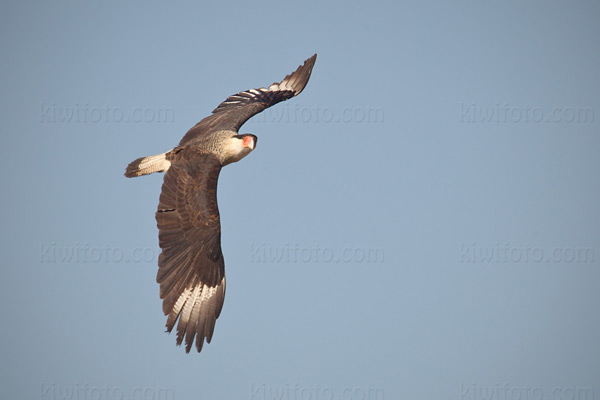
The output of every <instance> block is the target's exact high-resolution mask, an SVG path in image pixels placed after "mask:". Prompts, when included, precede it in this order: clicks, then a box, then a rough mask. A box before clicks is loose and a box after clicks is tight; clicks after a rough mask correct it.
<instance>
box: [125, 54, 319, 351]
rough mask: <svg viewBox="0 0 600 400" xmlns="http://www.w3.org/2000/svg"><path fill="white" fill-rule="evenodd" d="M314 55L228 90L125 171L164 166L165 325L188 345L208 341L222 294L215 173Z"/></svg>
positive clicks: (295, 84) (302, 80)
mask: <svg viewBox="0 0 600 400" xmlns="http://www.w3.org/2000/svg"><path fill="white" fill-rule="evenodd" d="M316 59H317V55H316V54H315V55H313V56H312V57H310V58H309V59H307V60H306V61H304V64H303V65H301V66H299V67H298V69H297V70H296V71H294V72H293V73H291V74H290V75H287V76H286V77H285V78H283V80H282V81H281V82H279V83H277V82H275V83H273V84H272V85H271V86H269V87H268V88H259V89H250V90H246V91H243V92H239V93H236V94H234V95H232V96H229V97H228V98H227V99H226V100H225V101H224V102H222V103H221V104H219V106H218V107H217V108H215V109H214V110H213V112H212V114H211V115H209V116H208V117H206V118H204V119H203V120H202V121H200V122H198V123H197V124H196V125H194V127H192V128H191V129H190V130H189V131H188V132H187V133H186V134H185V136H184V137H183V139H181V141H180V142H179V145H178V146H177V147H175V148H174V149H172V150H169V151H167V152H166V153H162V154H158V155H155V156H150V157H141V158H138V159H137V160H135V161H133V162H131V163H130V164H129V165H128V166H127V169H126V171H125V176H126V177H128V178H132V177H136V176H141V175H147V174H151V173H153V172H166V174H165V177H164V181H163V185H162V191H161V194H160V200H159V203H158V210H157V211H156V222H157V226H158V239H159V245H160V248H161V250H162V252H161V253H160V256H159V257H158V274H157V277H156V281H157V282H158V283H159V284H160V298H161V299H162V300H163V312H164V313H165V315H166V316H167V323H166V327H167V332H169V333H170V332H171V331H172V330H173V328H174V327H175V324H177V345H178V346H179V345H181V344H182V343H183V342H184V341H185V351H186V353H189V352H190V350H191V348H192V346H193V344H194V341H195V342H196V349H197V350H198V352H200V351H201V350H202V345H203V344H204V340H206V342H207V343H210V341H211V339H212V335H213V331H214V328H215V322H216V320H217V318H218V317H219V314H220V313H221V309H222V308H223V300H224V298H225V263H224V261H223V253H222V252H221V224H220V219H219V208H218V206H217V180H218V178H219V172H220V171H221V168H223V167H224V166H225V165H227V164H231V163H233V162H236V161H239V160H241V159H242V158H244V157H245V156H247V155H248V154H250V152H251V151H252V150H254V148H255V147H256V142H257V137H256V136H255V135H253V134H250V133H244V134H239V133H238V130H239V129H240V127H241V126H242V125H243V124H244V123H245V122H246V121H247V120H248V119H250V118H251V117H252V116H254V115H256V114H258V113H259V112H261V111H263V110H265V109H266V108H268V107H271V106H272V105H274V104H277V103H279V102H281V101H284V100H288V99H290V98H292V97H294V96H297V95H298V94H300V92H302V90H303V89H304V87H305V86H306V84H307V83H308V80H309V78H310V74H311V71H312V69H313V66H314V65H315V61H316Z"/></svg>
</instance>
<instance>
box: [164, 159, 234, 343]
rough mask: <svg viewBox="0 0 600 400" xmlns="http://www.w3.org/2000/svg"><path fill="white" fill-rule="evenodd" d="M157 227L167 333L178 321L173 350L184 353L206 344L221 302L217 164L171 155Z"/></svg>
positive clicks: (223, 270) (223, 287)
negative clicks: (179, 348) (181, 347)
mask: <svg viewBox="0 0 600 400" xmlns="http://www.w3.org/2000/svg"><path fill="white" fill-rule="evenodd" d="M170 157H171V158H172V159H171V167H170V168H169V170H168V171H167V173H166V175H165V179H164V182H163V185H162V192H161V194H160V202H159V205H158V211H157V212H156V222H157V225H158V231H159V232H158V237H159V243H160V247H161V249H162V253H161V254H160V256H159V258H158V275H157V277H156V281H157V282H158V283H159V284H160V298H161V299H163V312H164V313H165V315H168V318H167V325H166V326H167V331H168V332H171V330H172V329H173V327H174V326H175V323H176V322H177V320H179V322H178V324H177V345H181V343H182V342H183V341H184V339H185V351H186V352H188V353H189V351H190V349H191V348H192V345H193V343H194V338H195V339H196V348H197V349H198V352H199V351H200V350H201V349H202V345H203V343H204V339H206V342H207V343H210V340H211V338H212V334H213V330H214V327H215V321H216V320H217V318H218V317H219V314H220V313H221V308H222V307H223V300H224V298H225V266H224V265H225V264H224V261H223V254H222V252H221V225H220V219H219V209H218V206H217V180H218V178H219V172H220V171H221V165H220V164H219V162H218V161H217V160H216V159H215V158H214V156H212V155H205V154H198V153H195V152H194V151H193V150H192V149H190V148H184V149H181V150H179V151H177V152H174V153H172V155H171V156H170Z"/></svg>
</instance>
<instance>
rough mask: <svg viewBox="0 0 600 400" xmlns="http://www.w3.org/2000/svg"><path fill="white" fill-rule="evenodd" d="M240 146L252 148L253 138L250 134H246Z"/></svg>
mask: <svg viewBox="0 0 600 400" xmlns="http://www.w3.org/2000/svg"><path fill="white" fill-rule="evenodd" d="M242 146H244V147H247V148H249V149H250V150H254V138H253V137H252V136H246V137H245V138H244V140H243V141H242Z"/></svg>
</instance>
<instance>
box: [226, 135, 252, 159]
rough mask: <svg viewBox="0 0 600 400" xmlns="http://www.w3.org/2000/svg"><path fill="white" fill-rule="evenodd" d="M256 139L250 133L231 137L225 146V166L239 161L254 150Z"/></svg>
mask: <svg viewBox="0 0 600 400" xmlns="http://www.w3.org/2000/svg"><path fill="white" fill-rule="evenodd" d="M257 141H258V138H257V137H256V135H253V134H251V133H244V134H243V135H233V136H232V137H231V138H230V139H229V141H228V143H227V146H226V150H225V151H226V159H227V161H226V164H231V163H233V162H237V161H240V160H241V159H242V158H244V157H246V156H247V155H248V154H250V152H251V151H252V150H254V149H255V148H256V142H257Z"/></svg>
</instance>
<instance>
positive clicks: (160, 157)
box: [125, 153, 171, 178]
mask: <svg viewBox="0 0 600 400" xmlns="http://www.w3.org/2000/svg"><path fill="white" fill-rule="evenodd" d="M170 166H171V161H169V160H167V153H162V154H157V155H155V156H150V157H140V158H138V159H137V160H135V161H132V162H131V163H129V165H128V166H127V169H126V170H125V176H126V177H127V178H133V177H136V176H141V175H147V174H151V173H153V172H164V171H166V170H168V169H169V167H170Z"/></svg>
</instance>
